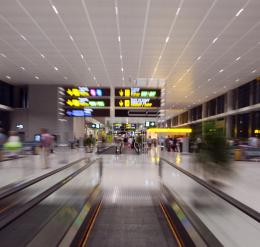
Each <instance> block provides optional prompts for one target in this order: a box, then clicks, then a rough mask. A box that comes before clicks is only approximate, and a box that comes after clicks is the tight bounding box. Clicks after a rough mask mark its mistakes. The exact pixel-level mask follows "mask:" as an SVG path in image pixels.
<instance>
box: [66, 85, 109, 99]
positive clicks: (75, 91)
mask: <svg viewBox="0 0 260 247" xmlns="http://www.w3.org/2000/svg"><path fill="white" fill-rule="evenodd" d="M64 90H65V94H66V96H67V97H109V96H110V88H97V87H65V88H64Z"/></svg>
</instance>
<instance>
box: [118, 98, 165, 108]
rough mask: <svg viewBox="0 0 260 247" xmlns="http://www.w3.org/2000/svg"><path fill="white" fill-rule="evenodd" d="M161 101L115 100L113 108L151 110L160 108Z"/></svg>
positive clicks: (143, 99)
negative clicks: (144, 108)
mask: <svg viewBox="0 0 260 247" xmlns="http://www.w3.org/2000/svg"><path fill="white" fill-rule="evenodd" d="M160 106H161V99H151V98H129V99H115V107H120V108H121V107H122V108H125V107H126V108H127V107H135V108H143V107H146V108H151V107H160Z"/></svg>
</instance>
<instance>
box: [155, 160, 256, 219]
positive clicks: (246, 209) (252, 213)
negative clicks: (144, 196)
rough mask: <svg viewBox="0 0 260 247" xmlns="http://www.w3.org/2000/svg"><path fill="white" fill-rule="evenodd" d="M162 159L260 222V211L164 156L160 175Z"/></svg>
mask: <svg viewBox="0 0 260 247" xmlns="http://www.w3.org/2000/svg"><path fill="white" fill-rule="evenodd" d="M161 160H162V161H164V162H166V163H168V164H169V165H170V166H172V167H174V168H175V169H177V170H179V171H180V172H182V173H184V174H185V175H187V176H188V177H190V178H191V179H193V180H195V181H196V182H197V183H199V184H200V185H202V186H203V187H205V188H207V189H208V190H210V191H211V192H213V193H214V194H216V195H217V196H219V197H221V198H222V199H223V200H225V201H226V202H228V203H230V204H231V205H233V206H234V207H236V208H237V209H239V210H240V211H242V212H243V213H245V214H247V215H248V216H250V217H251V218H253V219H254V220H256V221H257V222H260V213H259V212H257V211H256V210H254V209H252V208H250V207H248V206H247V205H245V204H244V203H242V202H240V201H238V200H236V199H235V198H233V197H231V196H229V195H228V194H226V193H224V192H223V191H221V190H219V189H217V188H215V187H214V186H212V185H210V184H208V183H207V182H205V181H204V180H202V179H200V178H198V177H197V176H195V175H193V174H191V173H190V172H188V171H186V170H184V169H182V168H181V167H178V166H176V165H175V164H173V163H172V162H170V161H168V160H167V159H165V158H162V157H160V162H159V174H160V176H161Z"/></svg>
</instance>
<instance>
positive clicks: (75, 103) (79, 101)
mask: <svg viewBox="0 0 260 247" xmlns="http://www.w3.org/2000/svg"><path fill="white" fill-rule="evenodd" d="M65 105H66V106H69V107H97V108H100V107H109V106H110V99H104V98H86V97H78V98H68V99H66V100H65Z"/></svg>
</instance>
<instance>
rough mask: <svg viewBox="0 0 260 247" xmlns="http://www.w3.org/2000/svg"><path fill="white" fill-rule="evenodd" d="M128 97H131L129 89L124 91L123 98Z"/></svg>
mask: <svg viewBox="0 0 260 247" xmlns="http://www.w3.org/2000/svg"><path fill="white" fill-rule="evenodd" d="M130 96H131V91H130V89H125V97H130Z"/></svg>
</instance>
